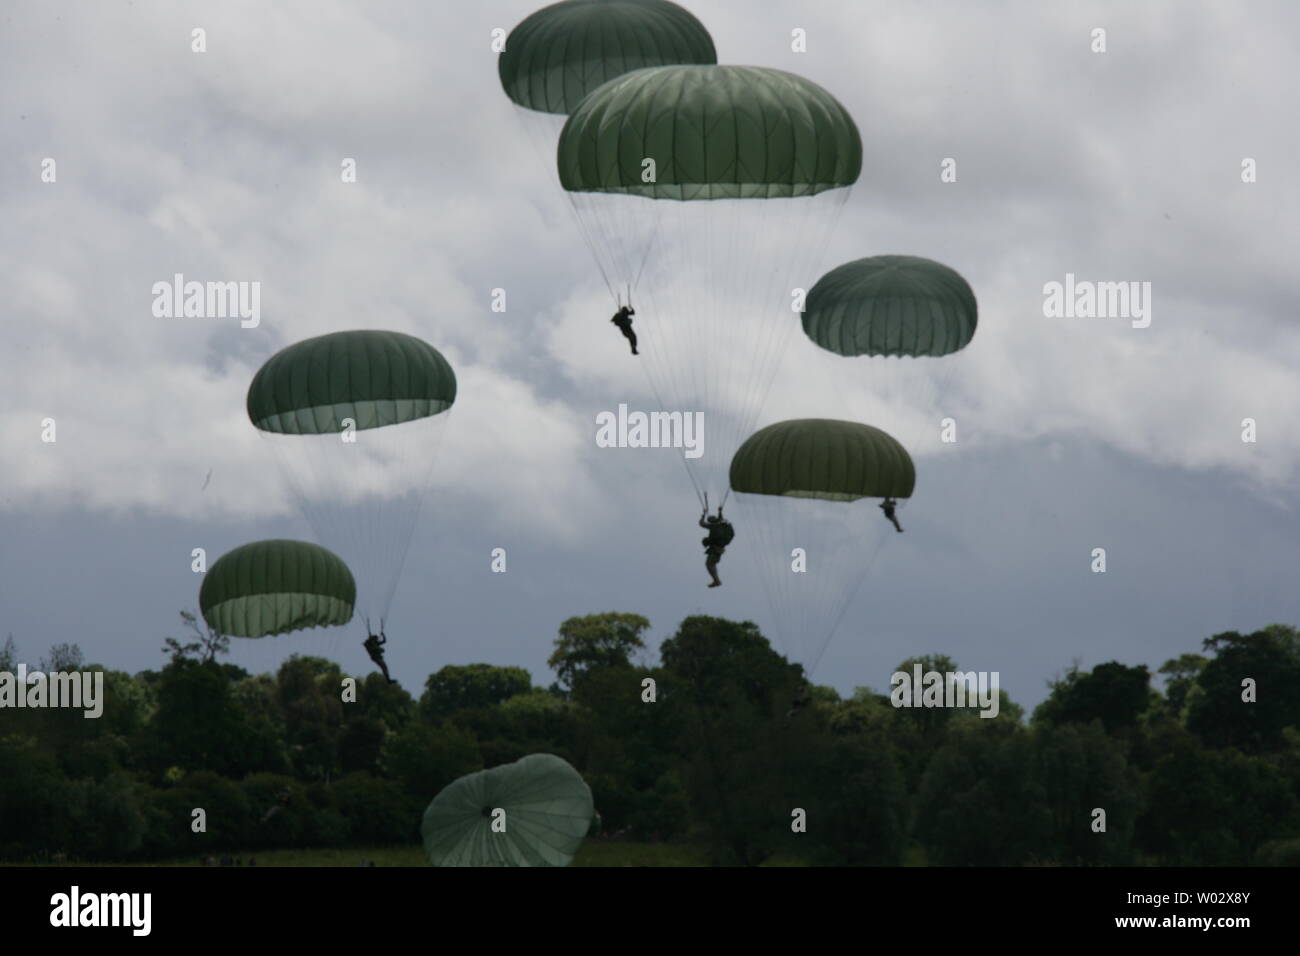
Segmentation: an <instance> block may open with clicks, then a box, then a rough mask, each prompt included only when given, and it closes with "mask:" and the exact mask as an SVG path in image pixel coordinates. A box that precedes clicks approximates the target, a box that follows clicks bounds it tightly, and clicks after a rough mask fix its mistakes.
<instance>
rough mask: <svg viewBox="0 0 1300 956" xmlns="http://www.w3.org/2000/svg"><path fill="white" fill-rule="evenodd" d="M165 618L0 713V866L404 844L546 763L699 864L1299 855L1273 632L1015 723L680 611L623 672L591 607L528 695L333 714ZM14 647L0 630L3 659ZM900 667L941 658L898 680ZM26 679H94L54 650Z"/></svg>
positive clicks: (609, 825)
mask: <svg viewBox="0 0 1300 956" xmlns="http://www.w3.org/2000/svg"><path fill="white" fill-rule="evenodd" d="M185 617H186V619H187V621H189V623H190V624H191V625H192V626H193V627H194V630H195V633H196V637H197V638H198V639H197V640H195V641H192V642H190V643H188V644H182V643H180V642H179V641H176V640H172V639H169V640H168V647H167V651H168V655H169V660H168V663H167V665H166V666H165V667H163V668H162V669H161V670H159V671H145V672H143V673H141V674H137V675H135V676H131V675H128V674H126V673H123V672H120V671H107V672H105V697H106V700H105V704H104V710H103V716H102V717H101V718H100V719H97V720H87V719H84V718H83V717H82V716H81V712H80V711H70V710H12V709H6V710H0V859H2V860H4V861H6V862H22V861H37V862H40V861H48V860H51V859H65V858H66V859H70V860H86V861H91V860H118V861H124V860H150V859H165V858H178V857H193V858H197V857H200V856H204V855H207V854H211V853H215V852H219V851H234V850H247V849H253V850H259V851H260V850H266V849H271V848H277V847H327V846H336V847H341V846H348V845H366V846H373V845H377V844H396V843H408V844H409V843H412V842H415V841H417V840H418V839H419V833H418V828H419V822H420V816H421V813H422V812H423V810H424V808H425V806H426V805H427V804H428V802H429V800H430V799H432V797H433V796H434V795H435V794H436V793H437V792H438V791H439V790H440V789H441V788H442V787H443V786H445V785H446V784H447V783H449V782H451V781H452V780H454V779H455V778H456V777H458V776H460V775H462V774H465V773H469V772H471V771H474V770H478V769H481V768H484V767H491V766H495V765H497V764H500V763H504V762H508V761H513V760H516V759H518V758H519V757H522V756H524V755H525V754H529V753H536V752H549V753H554V754H558V755H559V756H561V757H563V758H565V759H566V760H568V761H569V762H570V763H572V764H573V765H574V766H575V767H577V768H578V769H579V770H580V771H581V772H582V774H583V776H584V777H585V778H586V780H587V782H588V783H589V784H590V786H591V788H592V791H593V793H594V796H595V801H596V807H597V810H598V811H599V814H600V823H601V827H602V833H603V835H605V836H612V837H626V838H629V839H637V840H645V841H681V842H690V843H693V844H697V845H701V846H707V847H708V848H709V849H710V851H711V853H712V857H713V859H714V860H715V861H716V862H718V863H733V864H734V863H739V864H756V863H759V862H762V861H763V860H765V859H768V858H769V857H772V856H773V855H775V854H782V855H785V856H787V857H791V858H796V859H803V860H806V861H808V862H810V863H824V864H876V865H895V864H899V863H929V864H931V865H958V866H961V865H1023V864H1057V865H1130V864H1139V865H1249V864H1263V865H1291V866H1294V865H1297V864H1300V731H1298V730H1297V728H1300V636H1298V634H1297V631H1296V630H1295V629H1294V628H1291V627H1285V626H1280V625H1275V626H1272V627H1269V628H1266V629H1265V630H1263V631H1259V632H1256V633H1254V634H1250V635H1241V634H1238V633H1236V632H1229V633H1225V634H1219V635H1217V636H1215V637H1213V638H1210V639H1208V640H1206V641H1205V642H1204V646H1203V648H1202V650H1203V651H1204V654H1185V655H1183V656H1181V657H1179V658H1176V659H1175V660H1171V661H1168V662H1167V663H1165V664H1164V665H1163V666H1162V667H1161V668H1160V670H1159V673H1160V674H1161V675H1163V676H1164V677H1165V690H1164V692H1163V693H1160V692H1157V691H1155V690H1153V689H1152V687H1151V678H1152V674H1151V673H1150V672H1149V671H1148V669H1147V668H1146V667H1144V666H1137V667H1129V666H1126V665H1123V664H1119V663H1107V664H1102V665H1100V666H1098V667H1095V668H1093V669H1092V670H1091V671H1082V670H1079V669H1077V668H1071V669H1070V670H1068V671H1067V672H1066V673H1065V675H1064V676H1063V677H1062V678H1060V679H1059V680H1057V681H1055V682H1053V684H1052V689H1051V694H1050V696H1049V697H1048V699H1047V700H1046V701H1045V702H1044V703H1043V704H1042V705H1040V706H1039V707H1038V708H1037V709H1036V710H1035V711H1034V713H1033V714H1032V716H1031V718H1030V719H1029V720H1028V721H1026V720H1025V715H1024V712H1023V710H1022V708H1020V707H1018V706H1017V705H1016V704H1014V703H1013V702H1012V701H1011V700H1009V699H1008V698H1007V696H1006V694H1005V692H1003V694H1002V697H1001V706H1000V708H999V713H998V715H997V716H996V717H994V718H985V717H980V716H979V715H978V712H976V711H975V710H973V709H966V710H952V709H907V708H895V707H894V706H892V705H891V703H890V700H889V696H888V690H887V689H886V691H885V692H884V693H876V692H874V691H872V690H869V689H865V688H863V689H860V690H859V691H858V692H857V693H856V694H855V695H854V696H853V697H851V698H849V699H841V698H840V697H839V695H838V694H837V693H836V692H835V691H834V690H832V689H830V688H825V687H810V686H809V685H808V684H807V683H806V681H805V679H804V676H803V673H802V671H801V669H800V668H799V667H798V666H797V665H793V664H790V663H788V662H787V661H786V660H785V659H784V658H782V657H781V656H779V655H778V654H776V653H775V652H774V651H773V650H772V648H771V647H770V645H769V644H768V642H767V640H766V639H765V638H763V636H762V635H761V634H760V633H759V631H758V629H757V628H756V627H755V626H754V625H752V624H749V623H744V624H738V623H734V622H731V621H726V620H721V619H717V618H709V617H691V618H688V619H686V620H685V621H683V622H682V624H681V626H680V628H679V629H678V631H677V633H676V634H675V635H673V637H671V638H670V639H668V640H667V641H665V642H664V644H663V645H662V648H661V652H660V660H661V662H660V665H659V666H657V667H645V666H640V665H638V664H636V663H634V662H633V660H634V658H635V657H637V656H639V652H641V651H642V650H643V649H644V643H643V635H644V633H645V631H646V630H647V629H648V627H649V622H648V621H647V620H646V619H645V618H642V617H639V616H637V615H631V614H613V613H610V614H598V615H592V616H588V617H582V618H572V619H570V620H568V621H566V622H565V623H564V624H563V625H562V627H561V628H560V634H559V637H558V639H557V640H556V642H555V651H554V653H553V654H552V656H551V658H550V661H549V664H550V666H551V667H552V669H553V670H554V671H555V673H556V675H557V678H558V679H557V681H556V682H555V683H554V684H552V685H551V686H550V687H548V688H545V689H543V688H539V687H535V686H533V683H532V680H531V678H530V676H529V674H528V672H527V671H525V670H523V669H522V668H518V667H497V666H491V665H487V664H470V665H466V666H448V667H444V668H442V669H441V670H439V671H438V672H437V673H436V674H433V675H431V676H430V677H429V678H428V680H427V681H426V682H425V686H424V689H423V692H422V693H421V695H420V696H419V698H418V699H416V698H413V697H412V696H411V695H410V694H409V693H408V692H407V691H405V690H403V689H402V688H401V687H400V686H397V685H390V684H388V683H387V682H386V681H385V680H384V679H383V678H382V677H380V676H379V675H378V674H373V673H372V674H369V675H367V676H365V677H364V678H358V679H357V685H356V694H355V697H356V699H355V702H344V700H343V699H342V698H343V689H344V679H345V676H346V675H344V674H343V673H342V672H341V671H340V670H339V668H338V666H337V665H336V664H334V663H332V662H330V661H327V660H323V659H320V658H314V657H294V658H291V659H289V660H287V661H286V662H285V663H284V664H283V665H282V666H281V667H280V669H279V670H278V672H277V673H276V674H275V675H274V676H270V675H265V674H259V675H253V674H248V673H247V672H245V671H244V670H242V669H241V668H238V667H235V666H233V665H231V664H228V663H222V662H220V660H219V658H220V657H221V656H222V654H223V652H224V651H225V650H226V642H225V640H224V639H223V638H220V637H218V636H216V635H212V634H210V633H205V632H203V630H202V629H201V628H200V627H199V626H198V625H197V624H196V623H195V622H194V619H193V618H192V616H189V615H185ZM16 659H17V649H16V648H15V647H14V645H13V642H12V640H11V641H10V642H9V643H8V644H7V645H6V646H5V648H4V649H3V651H0V671H13V670H14V669H15V662H16ZM915 663H920V664H922V666H923V669H924V670H934V671H940V672H947V671H956V670H958V668H957V666H956V665H955V664H954V662H953V661H951V660H949V659H948V658H946V657H943V656H931V657H923V658H917V659H914V660H908V661H904V662H902V663H901V664H900V666H899V670H902V671H908V672H910V671H911V670H912V666H913V664H915ZM42 669H43V670H83V669H98V668H87V667H85V666H84V665H83V663H82V660H81V655H80V652H79V651H78V650H77V648H76V646H75V645H61V646H59V647H56V648H55V649H54V650H53V651H52V652H51V659H50V660H48V661H43V662H42ZM651 696H653V698H654V699H653V701H650V700H649V698H650V697H651ZM1252 696H1253V698H1254V700H1253V702H1248V700H1247V699H1243V698H1244V697H1245V698H1250V697H1252ZM195 808H202V809H203V810H204V811H205V812H206V833H195V832H193V830H192V821H193V819H194V817H193V811H194V810H195ZM1098 809H1100V810H1103V811H1104V820H1105V831H1104V832H1097V822H1096V821H1097V820H1098V819H1099V817H1098V815H1097V813H1096V811H1097V810H1098ZM796 810H802V811H804V814H805V815H806V821H807V826H806V832H793V829H794V828H793V827H792V821H793V820H795V819H796V815H795V811H796Z"/></svg>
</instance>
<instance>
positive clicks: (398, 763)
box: [382, 721, 483, 803]
mask: <svg viewBox="0 0 1300 956" xmlns="http://www.w3.org/2000/svg"><path fill="white" fill-rule="evenodd" d="M382 765H383V769H384V772H385V773H386V774H388V775H389V776H390V777H393V778H394V779H396V780H397V781H399V782H400V783H401V785H402V787H403V789H404V790H405V791H406V792H407V793H408V794H410V795H411V796H412V797H414V798H416V799H418V800H423V801H424V802H425V803H428V801H430V800H432V799H433V798H434V797H435V796H437V795H438V791H440V790H441V789H442V788H443V787H445V786H447V784H449V783H451V782H452V781H453V780H455V779H456V778H457V777H462V776H464V775H465V774H467V773H473V772H474V771H475V770H482V769H483V757H482V755H481V754H480V753H479V747H478V741H476V740H475V739H474V737H473V736H472V735H471V734H468V733H466V732H465V731H463V730H461V729H460V728H458V727H455V726H453V725H450V724H443V725H436V726H430V725H429V724H426V723H423V722H418V721H413V722H412V723H409V724H407V725H406V727H404V728H403V729H402V731H401V732H400V733H398V734H396V735H395V736H393V737H391V738H390V739H389V740H388V742H387V743H386V744H385V745H384V752H383V757H382Z"/></svg>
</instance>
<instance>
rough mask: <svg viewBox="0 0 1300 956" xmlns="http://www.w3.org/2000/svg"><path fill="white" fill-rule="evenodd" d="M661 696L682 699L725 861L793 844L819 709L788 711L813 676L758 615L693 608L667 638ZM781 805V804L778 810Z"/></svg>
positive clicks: (709, 820) (701, 795)
mask: <svg viewBox="0 0 1300 956" xmlns="http://www.w3.org/2000/svg"><path fill="white" fill-rule="evenodd" d="M661 656H662V658H663V664H664V671H665V675H664V681H663V685H662V686H661V688H660V693H659V701H660V702H659V703H658V704H656V706H660V707H671V708H674V709H679V712H680V720H681V725H680V726H681V729H682V734H683V736H682V739H681V742H680V743H679V748H680V750H681V751H682V752H683V753H684V755H685V760H684V763H683V768H682V778H683V782H684V783H685V786H686V789H687V791H688V792H689V794H690V797H691V807H692V810H693V815H694V820H695V822H696V824H697V825H698V826H699V827H700V830H701V836H702V837H703V838H704V839H705V840H706V841H707V842H708V844H709V846H710V848H711V851H712V853H713V857H714V859H715V861H717V862H729V863H739V864H741V865H745V866H756V865H758V864H759V863H761V862H762V861H763V860H764V859H766V858H768V857H769V856H771V855H772V854H773V853H774V852H776V851H777V850H778V849H780V848H781V847H783V846H785V847H789V846H790V844H791V836H792V835H791V829H790V825H791V819H790V816H789V812H790V810H789V808H792V807H797V806H800V805H801V804H800V803H798V802H792V801H798V799H799V798H800V796H802V795H806V793H807V789H806V784H805V783H803V781H802V780H800V778H799V773H798V771H799V770H804V771H806V766H805V764H806V755H807V753H808V751H809V749H810V742H809V741H810V735H811V732H810V720H811V714H810V713H809V712H808V711H807V710H806V711H805V712H804V713H803V714H802V715H799V716H798V717H787V716H786V715H787V714H789V713H790V712H791V710H792V708H791V706H790V705H791V703H792V701H793V700H794V699H795V698H796V697H798V696H799V695H800V693H801V692H802V691H803V690H804V688H806V686H807V684H806V682H805V681H804V679H803V671H802V668H800V667H799V665H797V664H791V663H789V662H788V661H786V660H785V658H783V657H781V656H780V655H779V654H777V653H775V652H774V651H773V650H772V648H771V645H769V644H768V642H767V639H766V638H764V637H763V635H762V634H761V633H760V632H759V630H758V628H757V627H756V626H755V625H754V624H752V623H751V622H748V621H746V622H744V623H740V624H738V623H735V622H733V621H727V620H723V619H721V618H713V617H703V616H696V617H688V618H687V619H686V620H684V621H683V622H682V624H681V626H680V627H679V628H678V630H677V633H676V634H675V635H673V636H672V637H670V638H669V639H668V640H666V641H664V643H663V647H662V648H661ZM774 808H782V809H781V810H780V811H779V812H778V811H777V810H775V809H774Z"/></svg>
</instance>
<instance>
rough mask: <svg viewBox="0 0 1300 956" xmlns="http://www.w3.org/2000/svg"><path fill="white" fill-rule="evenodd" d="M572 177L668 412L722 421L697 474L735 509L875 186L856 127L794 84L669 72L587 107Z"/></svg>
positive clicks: (591, 241) (722, 71) (805, 84)
mask: <svg viewBox="0 0 1300 956" xmlns="http://www.w3.org/2000/svg"><path fill="white" fill-rule="evenodd" d="M648 162H653V168H651V167H650V166H649V165H647V163H648ZM557 166H558V169H559V174H560V181H561V184H562V185H563V186H564V188H565V189H566V190H568V191H569V193H570V195H571V197H572V199H573V202H574V207H575V209H576V210H577V213H578V217H579V219H580V221H581V222H582V224H583V227H584V234H585V237H586V239H587V242H588V245H589V246H590V247H591V249H592V252H593V254H594V255H595V257H596V261H597V264H598V266H599V268H600V270H601V273H602V275H603V276H604V278H605V282H606V285H607V286H608V287H609V289H610V293H611V297H612V298H613V299H614V300H615V302H616V303H618V302H621V301H622V300H623V299H624V298H626V299H627V300H628V301H631V299H632V297H633V293H636V295H637V296H638V301H637V303H636V306H637V319H636V323H637V327H638V331H639V335H640V338H641V341H642V342H643V343H644V344H642V345H641V346H640V356H639V357H638V358H637V359H636V361H639V362H641V363H642V364H643V366H644V368H645V372H646V375H647V378H648V379H649V382H650V386H651V389H652V391H653V393H654V396H655V398H656V399H657V400H658V403H659V405H660V407H662V408H664V409H676V410H685V409H697V410H701V411H703V412H704V413H705V414H706V415H707V416H708V421H709V426H710V435H709V441H708V443H707V444H706V446H705V451H704V455H703V456H701V457H699V458H697V459H686V465H687V471H688V472H689V473H690V475H691V480H692V482H693V483H694V485H695V490H696V493H697V495H699V496H700V497H701V499H703V497H704V494H705V493H706V492H709V493H711V497H712V500H713V501H714V502H715V503H718V502H721V501H722V500H723V499H724V497H725V494H726V468H727V465H728V462H729V460H730V457H731V453H732V452H733V451H734V450H735V448H736V447H737V445H738V444H739V443H740V440H741V439H742V438H743V436H744V435H745V434H747V433H748V431H749V430H750V429H751V428H752V427H753V424H754V420H755V419H756V417H757V415H758V411H759V409H760V408H761V406H762V402H763V399H764V398H765V396H766V394H767V392H768V390H769V388H770V386H771V383H772V379H773V377H774V376H775V374H776V368H777V364H778V362H779V360H780V358H781V356H782V354H783V351H784V349H785V346H786V344H787V343H788V341H789V335H790V334H791V328H790V327H791V322H790V321H789V316H790V314H791V309H792V301H791V289H792V288H794V287H795V286H796V285H798V284H799V283H800V282H802V281H806V279H805V277H806V276H807V274H808V272H809V271H811V270H812V269H813V268H815V266H816V263H817V260H818V259H819V258H820V256H821V252H822V250H823V248H824V245H825V242H826V240H827V239H828V238H829V235H830V231H831V229H832V228H833V226H834V223H835V221H836V219H837V217H838V213H839V210H840V208H841V206H842V205H843V203H844V200H845V199H846V198H847V196H848V191H849V187H850V186H851V185H852V184H853V183H854V182H855V181H856V180H857V178H858V175H859V173H860V171H861V168H862V141H861V137H860V135H859V133H858V129H857V126H856V125H855V124H854V122H853V119H852V118H851V117H850V116H849V114H848V112H847V111H846V110H845V109H844V107H843V106H841V105H840V103H839V102H838V101H837V100H836V99H835V98H834V97H833V96H831V94H830V93H828V92H827V91H826V90H824V89H822V88H821V87H819V86H818V85H817V84H815V83H812V82H811V81H809V80H806V79H804V78H802V77H799V76H795V75H793V74H790V73H785V72H782V71H779V70H771V69H765V68H761V67H751V66H664V67H657V68H652V69H645V70H637V71H635V72H633V73H628V74H627V75H625V76H621V77H619V78H617V79H614V80H611V81H610V82H608V83H606V84H605V85H604V86H602V87H600V88H599V89H597V90H596V91H594V92H593V93H592V94H591V95H590V96H588V97H587V98H586V99H584V100H583V101H582V102H581V103H580V104H579V105H578V107H577V109H576V110H574V112H573V114H572V115H571V116H570V117H569V120H568V122H567V123H566V124H565V127H564V130H563V132H562V133H561V134H560V143H559V150H558V153H557ZM651 174H652V175H651Z"/></svg>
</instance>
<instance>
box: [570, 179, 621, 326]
mask: <svg viewBox="0 0 1300 956" xmlns="http://www.w3.org/2000/svg"><path fill="white" fill-rule="evenodd" d="M564 196H565V198H566V199H568V200H569V205H570V206H571V207H572V208H573V218H574V219H576V220H577V222H578V232H579V234H580V235H581V236H582V241H583V242H584V243H586V245H587V250H588V251H589V252H590V253H591V258H592V259H594V260H595V262H596V268H597V269H598V270H599V271H600V277H601V279H602V280H603V281H604V283H605V288H606V289H608V290H609V294H610V297H611V298H613V299H614V300H615V301H617V300H618V291H617V289H616V285H615V283H614V281H613V280H611V279H610V277H609V272H608V271H607V270H606V269H605V259H604V256H602V255H600V253H599V251H598V246H597V244H596V242H597V239H596V237H595V236H594V235H592V231H591V230H592V227H591V225H590V224H589V223H588V222H587V218H586V217H585V216H583V215H582V211H581V210H580V209H579V208H578V200H577V196H576V194H574V193H571V192H569V191H567V190H565V191H564ZM605 248H608V246H606V247H605Z"/></svg>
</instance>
